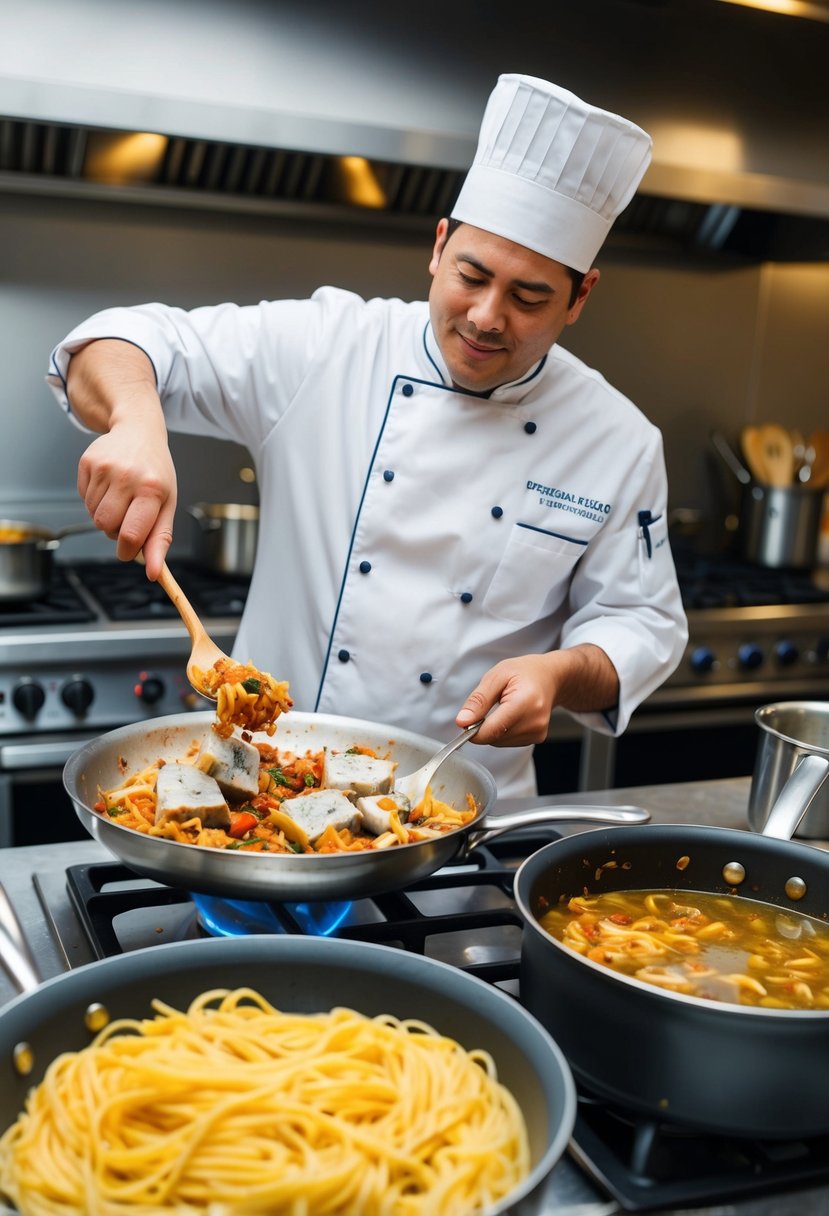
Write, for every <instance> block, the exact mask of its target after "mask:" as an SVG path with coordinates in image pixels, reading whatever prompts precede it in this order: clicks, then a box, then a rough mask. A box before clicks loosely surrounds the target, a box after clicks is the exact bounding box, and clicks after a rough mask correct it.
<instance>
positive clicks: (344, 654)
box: [337, 650, 351, 663]
mask: <svg viewBox="0 0 829 1216" xmlns="http://www.w3.org/2000/svg"><path fill="white" fill-rule="evenodd" d="M337 658H338V659H339V660H340V662H341V663H347V662H348V660H349V659H350V658H351V655H350V654H349V653H348V651H347V650H340V651H338V652H337Z"/></svg>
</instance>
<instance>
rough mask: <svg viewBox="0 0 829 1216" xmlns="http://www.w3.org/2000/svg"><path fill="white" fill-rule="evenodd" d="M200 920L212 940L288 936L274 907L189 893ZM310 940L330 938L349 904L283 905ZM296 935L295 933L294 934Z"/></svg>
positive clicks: (283, 921)
mask: <svg viewBox="0 0 829 1216" xmlns="http://www.w3.org/2000/svg"><path fill="white" fill-rule="evenodd" d="M191 898H192V900H193V903H194V904H195V905H196V908H197V909H198V913H199V920H200V922H201V924H202V926H203V927H204V929H205V930H206V931H207V932H208V933H209V934H210V935H211V936H212V937H244V936H247V935H249V934H251V933H291V932H292V929H291V928H290V927H289V925H288V924H286V921H285V920H283V919H282V918H281V917H280V916H279V914H278V913H277V911H276V910H275V908H274V906H273V905H272V904H269V903H263V902H261V901H259V900H251V901H247V900H238V899H220V898H219V897H218V896H214V895H199V894H196V893H193V892H191ZM282 906H283V907H284V909H285V911H286V912H287V913H288V915H289V916H290V917H291V918H293V920H294V921H296V923H297V924H298V925H299V927H300V931H301V932H302V933H307V934H308V935H309V936H310V937H329V936H330V935H331V934H332V933H336V931H337V929H339V927H340V925H342V923H343V922H344V921H345V919H346V917H347V916H348V913H349V911H350V909H351V903H350V902H349V901H347V900H346V901H342V900H339V901H333V902H320V903H313V902H310V903H301V904H287V903H286V904H284V905H282ZM293 931H295V930H293Z"/></svg>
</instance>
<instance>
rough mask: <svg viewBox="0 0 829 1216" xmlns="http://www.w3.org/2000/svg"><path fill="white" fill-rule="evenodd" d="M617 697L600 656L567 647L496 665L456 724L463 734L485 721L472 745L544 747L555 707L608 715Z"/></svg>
mask: <svg viewBox="0 0 829 1216" xmlns="http://www.w3.org/2000/svg"><path fill="white" fill-rule="evenodd" d="M618 697H619V678H618V676H617V674H616V668H615V667H614V666H613V664H612V663H611V661H610V659H609V658H608V657H607V655H606V654H605V652H604V651H603V650H602V649H600V647H598V646H592V645H581V646H572V647H570V648H569V649H566V650H554V651H551V652H550V653H549V654H525V655H520V656H518V657H517V658H514V659H503V660H502V661H501V662H500V663H496V664H495V666H494V667H491V668H490V669H489V671H487V672H486V674H485V675H484V676H483V678H482V679H481V682H480V683H479V684H478V686H477V688H475V689H473V691H472V692H471V693H470V694H469V696H468V697H467V699H466V701H465V703H464V706H463V709H462V710H461V711H460V713H459V714H458V716H457V718H456V719H455V721H456V722H457V724H458V726H459V727H461V728H464V727H466V726H470V725H471V724H472V723H473V722H477V721H479V720H480V719H481V718H484V717H486V721H485V722H484V724H483V726H482V727H481V729H480V730H479V731H478V733H477V734H476V735H475V736H474V739H473V740H472V741H473V742H475V743H488V744H490V746H493V747H524V746H527V745H528V744H533V743H543V742H544V740H545V739H546V738H547V731H548V729H549V726H550V714H551V713H552V711H553V709H554V707H555V706H556V705H560V706H561V707H562V708H563V709H570V710H573V711H574V712H576V713H588V712H594V711H600V710H603V709H611V708H612V707H613V706H614V705H615V704H616V703H617V701H618ZM493 707H494V708H493Z"/></svg>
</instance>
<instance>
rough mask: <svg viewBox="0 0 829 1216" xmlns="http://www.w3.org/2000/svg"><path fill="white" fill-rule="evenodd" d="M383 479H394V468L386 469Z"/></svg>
mask: <svg viewBox="0 0 829 1216" xmlns="http://www.w3.org/2000/svg"><path fill="white" fill-rule="evenodd" d="M383 481H394V469H386V471H385V473H384V474H383Z"/></svg>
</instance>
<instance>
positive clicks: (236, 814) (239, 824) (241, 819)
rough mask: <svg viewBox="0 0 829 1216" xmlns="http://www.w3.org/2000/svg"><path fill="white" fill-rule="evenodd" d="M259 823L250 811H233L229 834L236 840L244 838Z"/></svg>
mask: <svg viewBox="0 0 829 1216" xmlns="http://www.w3.org/2000/svg"><path fill="white" fill-rule="evenodd" d="M258 823H259V820H258V819H257V818H256V816H255V815H253V814H252V813H251V812H250V811H231V812H230V827H229V828H228V829H227V834H228V836H233V837H234V838H235V839H236V840H242V838H243V837H245V836H246V835H247V834H248V832H250V831H251V830H252V829H253V828H255V827H256V825H257V824H258Z"/></svg>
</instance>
